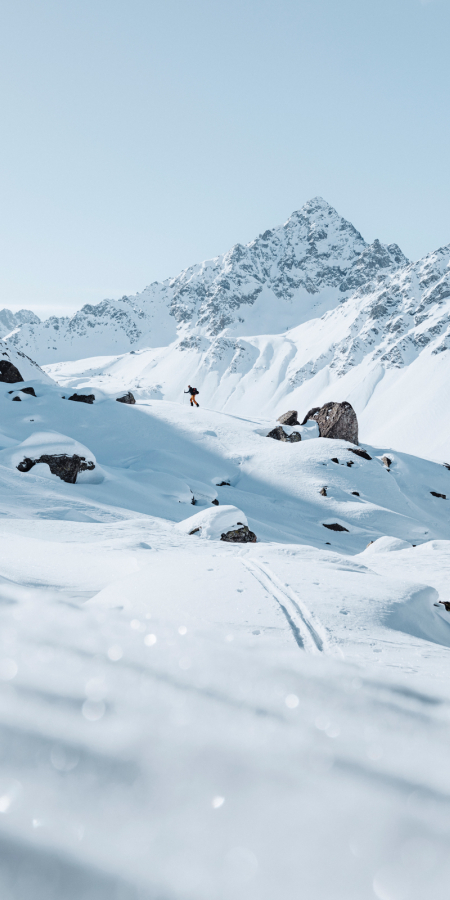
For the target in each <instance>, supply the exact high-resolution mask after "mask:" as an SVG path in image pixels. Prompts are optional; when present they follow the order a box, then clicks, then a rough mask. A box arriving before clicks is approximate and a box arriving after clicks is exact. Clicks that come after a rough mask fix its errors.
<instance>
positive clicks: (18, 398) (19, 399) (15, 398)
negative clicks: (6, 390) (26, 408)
mask: <svg viewBox="0 0 450 900" xmlns="http://www.w3.org/2000/svg"><path fill="white" fill-rule="evenodd" d="M21 399H22V398H21V397H13V400H18V401H19V403H20V401H21Z"/></svg>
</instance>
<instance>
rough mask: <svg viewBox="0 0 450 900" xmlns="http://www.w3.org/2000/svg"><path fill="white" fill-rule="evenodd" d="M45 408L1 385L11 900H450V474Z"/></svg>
mask: <svg viewBox="0 0 450 900" xmlns="http://www.w3.org/2000/svg"><path fill="white" fill-rule="evenodd" d="M33 385H34V388H35V391H36V395H37V396H36V397H33V396H31V395H29V394H23V395H22V400H21V402H16V401H14V400H13V399H12V396H15V394H13V395H11V394H9V393H8V390H9V389H10V387H11V386H10V385H6V384H3V385H0V388H1V390H0V422H1V424H0V451H1V452H0V535H1V540H0V739H1V760H2V771H1V775H0V816H1V823H0V824H1V828H0V894H1V896H2V900H3V898H5V900H30V898H33V900H87V898H89V900H155V898H164V900H274V898H275V897H282V898H283V900H298V898H299V891H300V895H301V896H302V897H305V900H306V898H308V900H309V898H314V900H329V898H333V900H373V898H374V897H375V898H378V900H386V898H388V900H391V898H392V900H398V898H405V900H423V898H424V897H425V896H427V897H428V896H430V897H433V900H447V896H448V883H449V879H450V866H449V856H448V852H447V845H448V833H449V830H450V804H449V797H450V775H449V767H448V723H449V718H450V715H449V709H450V690H449V683H450V656H449V653H450V613H448V612H447V611H446V609H445V608H444V606H443V605H442V604H441V603H440V601H447V600H448V583H449V575H450V564H449V560H450V554H449V549H450V521H449V516H448V508H449V503H450V499H443V498H442V497H437V496H434V495H433V494H431V493H430V492H431V491H434V492H435V493H436V494H437V493H439V494H445V495H446V497H447V498H449V497H450V471H449V470H447V469H446V468H445V467H444V466H442V465H437V464H436V463H432V462H427V461H425V460H422V459H419V458H416V457H413V456H411V455H407V454H404V453H399V452H397V451H395V450H390V449H389V448H387V447H382V448H380V447H378V448H372V447H368V446H367V444H365V440H364V432H362V433H361V440H362V442H363V444H365V447H366V449H368V450H369V456H371V457H372V458H371V459H366V458H362V457H361V456H358V455H355V454H354V453H353V452H352V449H355V448H352V447H351V445H350V444H348V443H346V442H344V441H331V440H325V439H319V438H316V437H314V433H315V432H314V430H313V429H312V427H310V428H309V430H308V427H307V426H305V427H304V428H303V429H299V430H301V431H302V441H301V442H297V443H295V444H290V443H280V442H277V441H274V440H271V439H268V438H267V437H265V436H264V435H265V434H266V433H267V431H268V430H269V427H271V426H272V425H273V420H270V419H267V420H264V419H262V418H261V417H251V418H248V417H247V418H242V417H238V416H233V415H230V414H227V413H224V412H218V411H208V410H206V409H204V408H203V407H201V408H200V409H199V410H195V411H193V410H190V409H189V408H187V407H183V406H181V405H180V404H177V403H173V402H168V401H164V400H163V401H149V400H147V401H145V402H140V403H137V404H136V405H135V406H128V405H124V404H121V403H116V402H115V400H114V399H111V398H108V397H107V396H106V395H105V394H104V393H102V392H97V394H96V399H95V402H94V403H93V404H92V405H89V404H85V403H79V402H73V401H70V400H69V399H68V397H67V392H66V391H65V390H64V389H63V388H61V387H58V386H57V385H55V384H52V383H50V382H49V381H48V382H44V381H40V380H39V379H37V378H36V379H34V380H33ZM16 393H17V392H16ZM33 444H34V445H35V447H36V448H37V452H40V451H41V449H42V447H43V448H44V449H45V450H46V452H48V451H49V449H50V450H51V448H52V447H54V448H55V449H56V450H57V451H58V452H59V450H60V449H61V448H62V449H64V450H65V452H71V450H73V449H75V452H79V453H82V454H83V455H85V456H87V457H89V458H90V459H92V460H95V461H96V464H98V465H100V466H101V469H102V480H101V481H99V482H98V483H92V482H91V483H89V482H85V481H83V480H81V481H78V479H77V481H76V483H74V484H68V483H65V482H63V481H61V480H60V479H59V478H57V477H51V478H50V477H42V476H43V469H42V466H45V465H46V464H45V463H40V464H39V465H40V467H41V468H40V469H39V473H38V474H36V467H35V468H34V469H31V470H30V471H28V472H20V471H18V470H17V468H16V465H15V464H16V463H17V459H18V458H19V457H20V455H21V454H23V453H26V454H28V453H29V452H30V449H29V448H30V447H31V446H32V445H33ZM80 445H81V448H80ZM386 451H388V456H389V459H390V460H391V464H390V467H389V470H388V468H386V465H384V464H383V461H382V458H381V457H382V456H383V455H385V453H386ZM333 458H335V459H338V463H336V462H333V461H332V460H333ZM349 463H353V465H349ZM324 486H326V489H327V492H326V496H323V495H322V494H321V493H320V491H321V489H322V488H323V487H324ZM194 498H195V500H196V503H195V505H192V500H193V499H194ZM213 500H218V501H219V506H218V507H217V506H216V505H213V503H212V501H213ZM193 515H194V516H195V522H196V523H197V526H198V523H199V522H200V525H201V527H202V531H201V532H195V533H194V534H189V531H192V530H193V529H192V527H191V526H192V518H191V517H192V516H193ZM221 517H222V518H221ZM186 520H187V521H186ZM240 522H243V523H244V524H245V523H246V522H248V525H249V527H250V528H251V529H252V530H254V532H255V533H256V535H257V537H258V542H257V543H256V544H245V545H242V544H240V545H239V544H237V545H233V544H227V543H224V542H222V541H220V540H217V539H216V538H217V536H218V534H219V532H220V530H221V527H222V526H223V527H228V525H230V524H231V526H234V525H235V524H239V523H240ZM178 523H180V524H178ZM181 523H184V524H181ZM205 523H207V527H206V526H205ZM326 525H334V526H336V525H339V526H340V527H341V528H342V529H346V530H341V531H335V530H333V529H330V528H327V527H324V526H326ZM369 541H374V543H372V544H370V546H368V547H367V548H366V545H367V544H368V543H369Z"/></svg>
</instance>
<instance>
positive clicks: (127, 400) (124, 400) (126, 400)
mask: <svg viewBox="0 0 450 900" xmlns="http://www.w3.org/2000/svg"><path fill="white" fill-rule="evenodd" d="M116 400H117V403H130V404H132V403H136V400H135V399H134V397H133V394H132V393H131V391H128V392H127V393H126V394H124V395H123V397H116Z"/></svg>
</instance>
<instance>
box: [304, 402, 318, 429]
mask: <svg viewBox="0 0 450 900" xmlns="http://www.w3.org/2000/svg"><path fill="white" fill-rule="evenodd" d="M318 412H320V406H313V408H312V409H310V411H309V412H308V413H306V416H305V418H304V419H303V422H300V425H306V423H307V422H308V421H309V419H315V416H316V413H318Z"/></svg>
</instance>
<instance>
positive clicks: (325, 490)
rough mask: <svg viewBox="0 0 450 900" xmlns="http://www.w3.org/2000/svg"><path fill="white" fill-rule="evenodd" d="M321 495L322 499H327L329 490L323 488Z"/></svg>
mask: <svg viewBox="0 0 450 900" xmlns="http://www.w3.org/2000/svg"><path fill="white" fill-rule="evenodd" d="M319 494H320V495H321V497H326V496H327V489H326V487H323V488H322V490H321V491H319Z"/></svg>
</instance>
